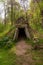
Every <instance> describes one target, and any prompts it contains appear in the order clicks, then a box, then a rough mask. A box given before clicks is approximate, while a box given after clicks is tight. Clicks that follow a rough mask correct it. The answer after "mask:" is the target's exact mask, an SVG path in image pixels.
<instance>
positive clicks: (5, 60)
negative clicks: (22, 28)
mask: <svg viewBox="0 0 43 65" xmlns="http://www.w3.org/2000/svg"><path fill="white" fill-rule="evenodd" d="M15 60H16V55H15V54H13V53H10V50H4V49H0V65H13V64H14V65H15Z"/></svg>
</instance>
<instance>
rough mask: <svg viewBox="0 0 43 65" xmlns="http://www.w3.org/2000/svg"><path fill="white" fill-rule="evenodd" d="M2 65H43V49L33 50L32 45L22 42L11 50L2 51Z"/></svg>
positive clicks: (0, 53)
mask: <svg viewBox="0 0 43 65" xmlns="http://www.w3.org/2000/svg"><path fill="white" fill-rule="evenodd" d="M0 65H43V49H40V50H32V46H31V44H30V43H27V42H26V41H25V40H20V41H18V42H17V43H16V45H15V46H13V47H12V48H11V49H9V50H4V49H0Z"/></svg>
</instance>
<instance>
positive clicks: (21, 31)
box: [18, 28, 26, 39]
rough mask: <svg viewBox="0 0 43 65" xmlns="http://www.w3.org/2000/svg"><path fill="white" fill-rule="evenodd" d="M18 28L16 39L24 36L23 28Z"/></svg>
mask: <svg viewBox="0 0 43 65" xmlns="http://www.w3.org/2000/svg"><path fill="white" fill-rule="evenodd" d="M18 30H19V33H18V39H25V38H26V33H25V28H18Z"/></svg>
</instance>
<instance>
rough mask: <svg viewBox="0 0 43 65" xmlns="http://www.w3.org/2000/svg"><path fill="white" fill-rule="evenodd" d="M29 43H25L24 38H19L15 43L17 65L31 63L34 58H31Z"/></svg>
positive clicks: (29, 64) (28, 64)
mask: <svg viewBox="0 0 43 65" xmlns="http://www.w3.org/2000/svg"><path fill="white" fill-rule="evenodd" d="M31 48H32V47H31V45H28V44H26V42H25V41H24V40H21V41H19V42H18V43H17V45H16V52H15V53H16V55H17V59H16V63H17V64H18V65H31V64H32V65H33V64H34V60H32V54H31Z"/></svg>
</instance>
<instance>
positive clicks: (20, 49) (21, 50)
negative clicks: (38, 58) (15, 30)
mask: <svg viewBox="0 0 43 65" xmlns="http://www.w3.org/2000/svg"><path fill="white" fill-rule="evenodd" d="M27 50H31V45H28V44H26V42H25V41H24V40H21V41H19V42H18V43H17V45H16V55H18V56H20V55H24V54H25V53H26V52H27Z"/></svg>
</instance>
